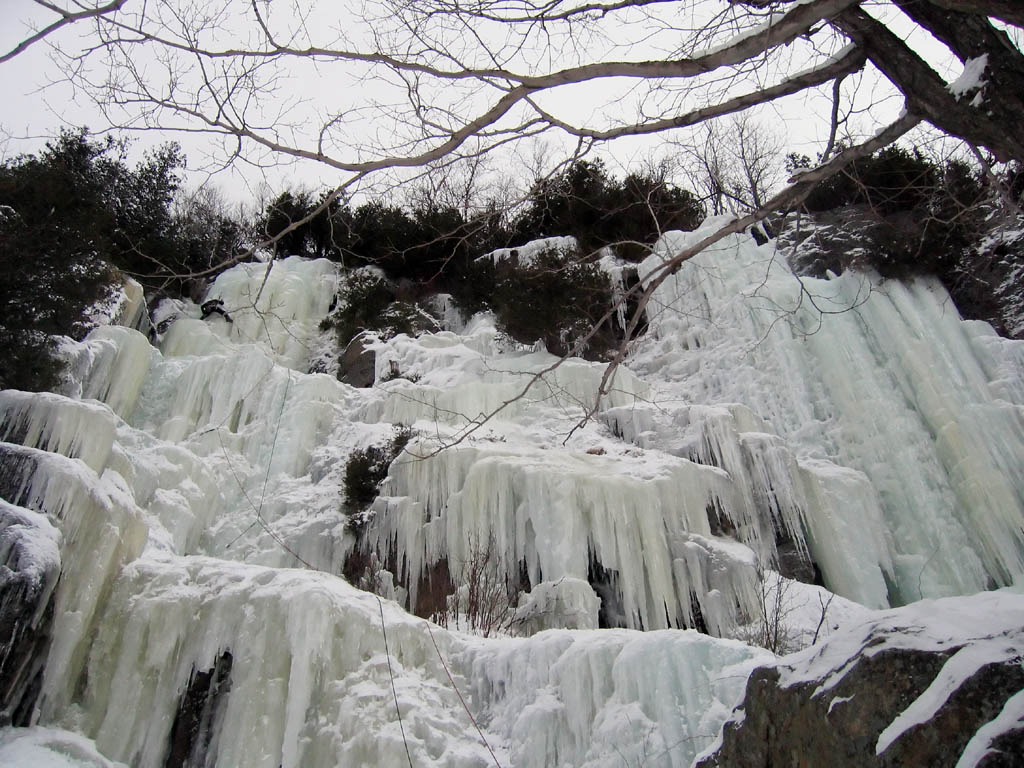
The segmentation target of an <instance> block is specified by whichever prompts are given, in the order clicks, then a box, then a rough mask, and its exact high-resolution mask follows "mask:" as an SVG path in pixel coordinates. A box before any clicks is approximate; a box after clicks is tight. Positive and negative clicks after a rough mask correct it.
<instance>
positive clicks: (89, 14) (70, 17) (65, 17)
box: [0, 0, 125, 64]
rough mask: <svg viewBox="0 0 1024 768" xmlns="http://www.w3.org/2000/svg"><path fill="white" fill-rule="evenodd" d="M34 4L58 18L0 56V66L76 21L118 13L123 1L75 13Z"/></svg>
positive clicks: (42, 1)
mask: <svg viewBox="0 0 1024 768" xmlns="http://www.w3.org/2000/svg"><path fill="white" fill-rule="evenodd" d="M34 2H35V3H36V5H39V6H42V7H43V8H46V9H47V10H49V11H53V12H54V13H56V14H57V15H58V16H60V18H59V19H57V20H56V21H54V22H53V23H51V24H48V25H47V26H45V27H43V28H42V29H40V30H39V31H38V32H36V33H34V34H32V35H29V36H28V37H26V38H25V39H24V40H22V41H21V42H20V43H18V44H17V45H16V46H14V47H13V48H12V49H11V50H9V51H8V52H7V53H5V54H3V55H2V56H0V64H3V63H4V62H5V61H10V60H11V59H13V58H14V57H15V56H17V55H18V54H19V53H21V52H22V51H24V50H26V49H27V48H29V47H31V46H32V45H35V44H36V43H38V42H39V41H40V40H43V39H44V38H46V37H48V36H49V35H52V34H53V33H54V32H56V31H57V30H58V29H60V28H61V27H64V26H67V25H68V24H74V23H75V22H76V21H81V20H82V19H92V18H96V17H99V16H106V15H107V14H113V13H115V12H116V11H119V10H120V9H121V6H123V5H124V3H125V0H111V2H109V3H107V4H106V5H99V6H96V7H95V8H87V9H85V10H82V11H78V12H75V13H72V12H71V11H67V10H64V9H63V8H61V7H60V6H58V5H54V4H53V3H49V2H45V0H34Z"/></svg>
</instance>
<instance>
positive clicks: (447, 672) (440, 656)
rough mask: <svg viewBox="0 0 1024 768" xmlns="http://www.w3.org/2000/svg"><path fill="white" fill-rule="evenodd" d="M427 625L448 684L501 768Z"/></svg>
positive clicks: (428, 625)
mask: <svg viewBox="0 0 1024 768" xmlns="http://www.w3.org/2000/svg"><path fill="white" fill-rule="evenodd" d="M377 600H378V601H380V598H379V597H378V598H377ZM382 616H383V614H382ZM426 624H427V632H428V633H430V642H432V643H433V644H434V650H435V651H437V658H438V659H440V660H441V666H442V667H443V668H444V673H445V674H446V675H448V682H450V683H451V684H452V689H453V690H454V691H455V695H456V696H458V697H459V701H461V702H462V708H463V709H464V710H466V714H467V715H469V721H470V722H471V723H472V724H473V727H474V728H476V732H477V733H478V734H480V741H482V742H483V743H484V746H485V747H487V751H488V752H490V753H491V759H492V760H493V761H494V764H495V765H496V766H498V768H501V763H499V762H498V758H497V756H496V755H495V754H494V750H493V749H491V745H490V744H488V743H487V739H486V738H485V737H484V732H483V731H482V730H480V726H479V725H477V722H476V718H475V717H473V713H472V712H470V711H469V707H467V706H466V700H465V699H464V698H462V693H461V692H460V691H459V686H457V685H456V684H455V680H454V678H452V673H451V672H449V671H448V665H447V664H445V663H444V656H442V655H441V649H440V648H438V647H437V641H436V640H435V639H434V630H432V629H431V628H430V623H429V622H426Z"/></svg>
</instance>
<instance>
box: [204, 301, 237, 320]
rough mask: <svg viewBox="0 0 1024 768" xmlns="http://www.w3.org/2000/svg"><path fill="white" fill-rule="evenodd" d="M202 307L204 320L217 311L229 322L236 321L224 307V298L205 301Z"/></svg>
mask: <svg viewBox="0 0 1024 768" xmlns="http://www.w3.org/2000/svg"><path fill="white" fill-rule="evenodd" d="M200 309H201V310H202V311H203V320H205V319H206V318H208V317H209V316H210V315H212V314H214V313H217V314H219V315H223V316H224V319H225V320H227V321H228V322H229V323H233V322H235V321H234V320H232V319H231V315H229V314H228V313H227V311H226V310H225V309H224V299H210V300H209V301H204V302H203V305H202V306H201V307H200Z"/></svg>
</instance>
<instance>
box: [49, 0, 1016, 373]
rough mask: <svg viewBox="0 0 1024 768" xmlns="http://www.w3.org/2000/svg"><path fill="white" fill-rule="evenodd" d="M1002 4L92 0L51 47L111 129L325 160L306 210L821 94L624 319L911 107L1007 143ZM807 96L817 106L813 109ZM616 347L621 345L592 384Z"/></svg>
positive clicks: (868, 146) (993, 148) (251, 159)
mask: <svg viewBox="0 0 1024 768" xmlns="http://www.w3.org/2000/svg"><path fill="white" fill-rule="evenodd" d="M1018 6H1019V3H1016V2H1011V0H971V2H952V0H877V1H876V2H872V3H867V2H864V1H862V0H810V1H809V2H803V1H801V2H797V0H692V1H691V2H682V1H681V0H474V2H468V3H467V2H465V1H464V0H415V2H413V0H367V2H366V3H361V4H359V5H353V4H345V5H339V4H336V3H327V2H316V3H307V2H299V0H293V1H292V2H275V3H270V2H267V0H209V2H204V3H201V4H200V3H195V2H192V0H148V1H147V2H142V0H125V2H124V3H123V4H119V5H118V6H117V7H115V8H113V9H112V10H111V11H110V12H109V13H107V12H104V13H97V14H94V15H92V16H91V18H90V19H88V21H89V22H91V23H92V25H93V34H92V35H91V37H90V38H89V39H87V40H84V41H83V42H82V44H81V46H80V47H77V48H73V47H70V45H69V44H67V43H64V44H63V46H64V47H63V48H62V49H61V50H60V51H59V54H60V55H61V56H62V57H63V62H64V65H65V70H66V71H67V72H68V77H69V78H70V79H71V80H72V81H73V83H74V85H75V86H76V87H77V88H79V89H80V90H81V91H83V92H86V93H89V94H91V95H92V96H93V97H94V98H95V100H96V103H97V104H98V105H99V107H100V108H101V109H102V110H103V111H104V114H105V116H106V118H107V120H108V121H109V123H110V125H111V126H112V127H117V128H121V129H129V130H149V129H154V128H159V129H164V130H174V131H182V132H191V133H203V134H208V135H210V136H213V137H215V138H219V139H220V140H221V142H222V149H223V152H224V155H225V156H224V158H222V159H223V160H224V161H232V160H234V161H244V162H247V163H250V164H255V165H264V164H268V163H278V162H287V161H294V162H300V161H303V162H304V161H310V162H315V163H319V164H322V165H323V166H327V167H329V168H331V169H333V170H334V171H336V172H337V173H338V183H337V187H336V189H335V190H334V191H333V192H332V193H331V194H330V195H328V196H326V197H325V198H324V200H323V203H322V205H321V209H322V208H326V207H327V206H329V205H330V204H331V203H332V202H333V201H334V200H336V199H338V198H339V197H342V196H345V195H348V194H350V193H351V191H352V190H354V189H356V188H357V187H358V186H359V185H363V184H366V183H370V182H372V180H373V179H382V180H386V182H384V183H387V184H393V183H397V182H399V181H401V180H402V179H406V178H408V177H410V176H415V175H417V174H422V173H423V169H425V168H428V167H429V166H431V164H442V165H448V164H452V163H456V162H462V161H466V162H472V161H473V158H478V157H482V156H484V155H489V154H496V153H499V152H501V151H502V150H505V149H508V148H510V147H512V146H515V145H518V144H520V143H523V142H530V141H531V140H533V141H541V142H543V141H547V142H550V143H552V144H553V145H555V146H561V147H562V148H564V149H565V150H566V151H567V153H569V154H572V155H573V156H579V155H581V154H583V153H586V152H587V151H589V150H591V149H594V148H598V147H601V146H607V145H610V144H612V143H614V142H617V141H619V140H622V139H628V138H630V137H639V136H651V135H656V134H658V135H666V136H668V135H680V134H683V135H685V133H686V131H687V130H688V129H689V130H692V129H693V127H694V126H700V125H702V124H704V123H706V122H707V121H709V120H713V119H715V118H720V117H726V116H729V115H736V114H742V113H744V112H747V111H749V110H752V109H755V108H763V107H774V106H775V105H778V104H781V103H782V102H783V101H785V100H790V101H792V100H794V99H796V100H802V101H801V102H800V103H802V104H803V105H804V111H805V113H806V116H807V119H808V120H813V119H815V117H814V116H815V114H817V113H820V114H821V120H822V126H821V127H823V128H824V129H825V130H826V132H827V134H828V136H829V137H830V138H829V142H828V145H827V146H826V147H825V148H824V150H823V151H822V152H821V155H822V160H821V162H820V163H819V165H818V166H817V167H815V168H812V169H809V170H807V171H805V172H803V173H800V174H799V175H798V176H795V177H794V178H792V179H791V180H790V183H789V185H788V186H786V187H784V188H783V189H781V190H780V191H778V192H777V193H775V194H772V195H771V196H768V197H767V199H762V198H764V197H765V196H766V195H767V192H766V190H764V189H763V188H761V189H757V194H756V195H752V196H751V200H750V206H749V207H750V209H751V210H749V211H746V210H744V211H738V212H737V213H736V216H735V218H734V219H733V220H732V221H731V222H730V223H728V224H726V225H724V226H723V227H722V228H720V229H719V230H718V231H717V232H715V233H713V234H711V235H709V236H708V237H707V238H705V239H704V240H703V241H701V242H700V243H697V244H696V245H695V246H693V247H692V248H689V249H687V250H686V251H684V252H680V253H676V254H673V255H671V256H670V257H669V258H668V259H667V260H666V262H665V263H664V265H663V266H662V267H661V268H660V269H658V270H656V271H655V272H654V273H653V274H652V275H650V276H649V277H648V280H647V282H646V283H645V286H644V288H643V291H642V293H640V295H639V296H638V297H637V301H635V302H633V303H632V304H631V306H632V307H635V310H634V313H633V317H632V319H631V320H630V321H629V323H628V329H627V334H626V336H627V339H628V338H629V336H630V335H632V334H633V333H634V332H635V331H636V329H637V328H638V327H639V326H640V325H641V323H642V318H643V312H644V309H645V306H646V303H647V301H648V299H649V297H650V296H651V294H652V293H653V292H654V291H655V290H656V289H657V288H658V286H659V285H660V284H661V283H662V282H663V281H664V280H665V279H667V278H668V277H669V276H670V275H671V274H673V273H674V272H675V271H677V270H678V269H679V268H680V266H681V265H682V264H683V263H684V262H685V261H686V260H687V259H689V258H690V257H691V256H692V255H693V254H694V253H696V252H698V251H699V250H701V249H703V248H705V247H707V246H709V245H711V244H712V243H714V242H716V241H718V240H719V239H721V238H722V237H725V236H726V235H728V234H730V233H733V232H739V231H742V230H744V229H746V228H748V227H749V226H751V225H752V224H755V223H757V222H759V221H760V220H762V219H763V218H764V217H766V216H768V215H770V214H772V213H775V212H778V211H783V210H787V209H791V208H793V207H796V206H798V205H800V203H801V202H802V201H803V200H804V199H806V196H807V195H808V194H809V192H810V190H811V189H812V188H813V186H814V185H815V184H816V183H817V182H818V181H820V180H821V179H824V178H827V177H828V176H830V175H832V174H835V173H838V172H840V171H841V170H842V169H843V168H845V167H847V166H848V165H849V164H850V163H852V162H853V161H855V160H856V159H858V158H860V157H864V156H866V155H867V154H870V153H871V152H873V151H875V150H877V149H879V148H881V147H884V146H886V145H888V144H891V143H893V142H895V141H897V140H898V139H900V138H901V137H902V136H904V135H905V134H906V133H907V132H908V131H910V130H912V129H914V128H915V127H917V126H919V125H921V124H923V123H930V124H931V125H932V126H934V127H935V128H937V129H939V130H940V131H942V132H945V133H946V134H949V135H951V136H955V137H958V138H960V139H962V140H964V141H966V142H968V143H969V144H970V145H972V146H976V147H980V148H983V149H984V150H986V151H987V152H989V153H990V154H991V156H992V157H993V158H994V159H995V160H997V161H1000V162H1003V161H1009V160H1018V161H1024V134H1022V133H1021V132H1020V131H1019V125H1020V124H1021V123H1022V122H1024V54H1022V53H1021V50H1020V48H1019V46H1018V45H1016V44H1015V43H1014V41H1013V40H1012V39H1011V38H1010V37H1009V36H1008V34H1007V32H1006V31H1005V29H1004V28H1003V27H1001V26H1000V24H1002V25H1010V26H1011V27H1020V26H1022V25H1024V19H1022V13H1021V11H1020V10H1019V7H1018ZM897 16H898V17H899V19H901V20H902V21H898V20H894V19H896V17H897ZM993 19H996V20H998V22H999V23H998V24H997V23H995V22H994V21H993ZM899 24H903V25H904V27H906V26H915V27H916V28H917V29H918V30H919V31H923V32H925V33H928V34H929V35H930V36H931V37H933V38H935V39H936V40H938V41H940V42H941V43H942V44H944V45H945V47H946V49H947V50H948V52H949V53H950V54H951V55H952V56H955V57H956V58H957V59H959V61H960V62H961V64H962V65H963V70H964V76H963V77H961V78H959V79H957V80H956V81H954V82H952V83H950V82H947V80H946V79H944V78H943V77H942V76H940V74H939V73H937V72H936V71H935V69H934V68H933V67H932V65H931V64H930V63H929V61H928V60H927V58H926V57H924V56H922V55H921V54H920V53H919V52H917V51H915V50H914V49H913V48H912V47H911V46H910V45H909V44H908V43H907V42H906V40H907V39H909V38H908V35H907V31H908V30H907V29H906V28H900V27H899V26H898V25H899ZM856 73H874V76H876V77H878V78H880V82H882V83H884V84H885V85H884V87H879V88H874V89H866V90H868V91H871V96H870V97H868V96H866V95H864V94H861V93H859V92H858V91H857V89H844V88H843V87H841V86H842V84H843V82H844V81H845V79H846V78H848V77H850V76H851V75H854V74H856ZM847 91H849V92H847ZM816 99H823V100H825V102H828V101H829V99H830V100H831V104H830V106H826V107H824V108H821V109H819V108H818V105H817V102H816V101H815V100H816ZM865 99H869V100H868V101H865ZM894 99H899V100H901V101H902V104H903V111H902V113H901V114H899V115H898V116H897V117H895V118H893V117H892V116H891V115H889V116H887V113H885V112H884V110H881V111H879V112H878V113H877V114H876V113H875V111H874V109H875V106H880V107H884V106H885V103H886V101H889V102H891V101H893V100H894ZM844 100H845V102H846V103H844V105H843V108H842V109H840V101H844ZM851 100H854V101H856V100H859V101H857V103H856V104H854V103H853V102H852V101H851ZM854 106H856V108H857V109H856V111H857V113H858V114H859V115H861V118H862V121H863V125H862V126H861V127H860V129H859V132H855V131H854V130H853V127H852V126H850V125H847V126H846V128H847V131H846V136H847V139H848V141H847V143H846V144H845V145H844V147H845V148H843V149H842V151H838V152H834V151H833V148H834V147H835V146H836V141H835V139H836V133H837V130H836V129H837V125H838V122H839V120H840V119H841V118H840V115H848V114H850V113H851V111H852V108H853V107H854ZM748 181H751V180H748ZM753 181H754V182H755V183H754V188H755V189H756V188H757V184H759V183H760V182H758V181H757V180H753ZM378 183H380V182H378ZM317 213H319V209H318V210H315V211H313V212H312V213H311V214H310V216H309V220H311V219H312V218H313V217H314V216H315V215H316V214H317ZM304 223H305V222H304V221H297V222H293V224H292V227H298V226H301V225H302V224H304ZM286 233H287V230H286V231H285V232H283V233H279V236H281V235H284V234H286ZM612 311H613V312H614V311H615V310H612ZM595 332H596V329H595ZM587 341H588V339H586V338H584V339H581V342H580V343H582V344H586V343H587ZM624 355H625V344H623V346H622V347H620V349H619V350H618V352H617V354H616V357H615V359H614V360H613V361H612V366H611V367H610V368H609V376H608V378H607V380H606V382H605V384H606V385H607V384H608V381H610V376H611V372H612V371H613V370H614V367H615V365H617V364H618V363H619V362H620V361H621V360H622V359H623V357H624Z"/></svg>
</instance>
